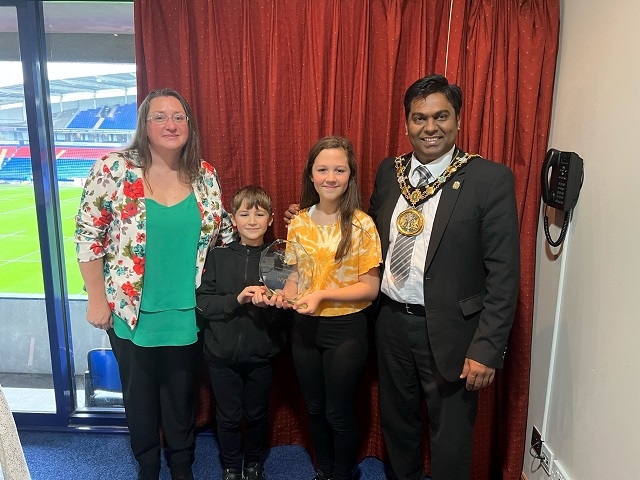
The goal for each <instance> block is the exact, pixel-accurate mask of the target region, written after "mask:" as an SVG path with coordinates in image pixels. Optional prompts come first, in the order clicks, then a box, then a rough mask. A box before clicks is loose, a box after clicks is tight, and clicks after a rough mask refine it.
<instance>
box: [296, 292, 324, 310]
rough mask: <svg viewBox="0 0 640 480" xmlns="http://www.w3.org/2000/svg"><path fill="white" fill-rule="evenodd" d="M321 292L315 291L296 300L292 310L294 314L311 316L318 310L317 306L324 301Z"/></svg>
mask: <svg viewBox="0 0 640 480" xmlns="http://www.w3.org/2000/svg"><path fill="white" fill-rule="evenodd" d="M323 292H324V291H323V290H316V291H315V292H311V293H309V294H307V295H305V296H303V297H301V298H299V299H298V300H296V302H295V303H294V304H293V308H294V309H295V311H296V312H298V313H302V314H304V315H313V314H314V313H315V312H316V310H317V309H318V305H320V302H322V300H323V299H324V295H323Z"/></svg>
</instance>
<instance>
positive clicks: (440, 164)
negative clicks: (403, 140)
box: [380, 146, 456, 305]
mask: <svg viewBox="0 0 640 480" xmlns="http://www.w3.org/2000/svg"><path fill="white" fill-rule="evenodd" d="M455 148H456V147H455V146H454V147H453V148H452V149H451V150H449V152H447V153H446V154H445V155H443V156H442V157H440V158H437V159H436V160H433V161H432V162H429V163H427V164H425V166H426V167H427V168H428V169H429V173H431V175H432V176H433V178H438V177H439V176H440V175H442V174H443V173H444V171H445V169H446V168H447V166H448V165H449V164H450V163H451V159H452V157H453V152H454V150H455ZM419 165H421V163H420V161H419V160H418V159H417V158H416V157H415V154H412V155H411V170H410V173H409V182H410V183H411V185H413V186H415V185H417V183H418V181H419V180H420V174H419V173H418V172H417V171H416V168H417V167H418V166H419ZM432 181H433V180H432ZM441 193H442V192H441V190H438V192H437V193H436V194H435V195H434V196H432V197H431V198H429V200H427V201H426V202H424V203H423V204H422V205H420V206H418V207H417V209H418V210H422V216H423V217H424V229H423V230H422V232H420V233H419V234H418V235H416V241H415V244H414V246H413V254H412V257H411V268H410V270H409V277H408V278H407V280H406V281H405V283H404V285H403V286H402V287H401V288H398V286H397V285H395V284H394V283H393V281H392V279H393V275H392V274H391V271H390V268H389V267H390V264H391V254H392V253H393V247H394V245H395V243H396V238H397V237H398V227H397V225H396V220H397V218H398V215H400V213H401V212H402V211H404V210H406V209H407V208H409V207H410V206H411V205H410V204H409V203H408V202H407V201H406V200H405V198H404V197H403V196H402V195H400V197H399V198H398V201H397V203H396V207H395V209H394V210H393V215H392V216H391V228H390V229H389V249H388V250H387V258H385V262H384V275H383V276H382V284H381V285H380V289H381V290H382V293H384V294H385V295H387V296H388V297H389V298H392V299H393V300H395V301H397V302H401V303H415V304H419V305H424V285H423V284H424V265H425V262H426V260H427V248H428V246H429V240H430V239H431V230H432V228H433V220H434V218H435V216H436V210H437V209H438V203H439V202H440V195H441Z"/></svg>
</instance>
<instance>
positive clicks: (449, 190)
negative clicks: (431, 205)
mask: <svg viewBox="0 0 640 480" xmlns="http://www.w3.org/2000/svg"><path fill="white" fill-rule="evenodd" d="M464 174H465V169H464V168H463V169H462V170H460V171H459V172H457V173H456V174H454V176H453V178H451V180H449V181H448V182H447V184H446V185H445V186H444V187H443V188H442V193H441V195H440V202H438V209H437V210H436V216H435V218H434V219H433V229H432V230H431V238H430V239H429V247H428V248H427V258H426V260H425V264H424V271H425V272H426V271H427V270H428V269H429V265H431V262H432V260H433V257H434V256H435V254H436V251H437V250H438V246H439V245H440V241H441V240H442V235H444V231H445V229H446V228H447V224H448V223H449V219H450V218H451V213H452V212H453V209H454V207H455V206H456V202H457V200H458V195H460V192H461V191H462V187H463V184H464Z"/></svg>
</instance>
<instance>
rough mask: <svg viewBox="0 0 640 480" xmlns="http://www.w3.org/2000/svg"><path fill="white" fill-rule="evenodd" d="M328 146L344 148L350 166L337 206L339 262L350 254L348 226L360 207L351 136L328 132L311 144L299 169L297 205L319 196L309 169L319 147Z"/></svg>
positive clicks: (312, 202) (317, 199) (303, 205)
mask: <svg viewBox="0 0 640 480" xmlns="http://www.w3.org/2000/svg"><path fill="white" fill-rule="evenodd" d="M328 148H339V149H342V150H344V151H345V153H346V154H347V163H348V165H349V170H350V174H349V184H348V185H347V189H346V190H345V191H344V193H343V194H342V198H341V199H340V204H339V205H340V206H339V210H338V217H339V220H340V233H341V239H340V243H339V244H338V248H337V250H336V254H335V256H334V259H335V260H336V261H337V262H340V261H341V260H342V259H343V258H344V257H346V256H347V255H348V254H349V250H350V248H351V228H352V223H353V215H354V212H355V211H356V209H360V208H362V199H361V197H360V188H359V185H358V163H357V161H356V154H355V153H354V151H353V145H352V144H351V140H349V139H348V138H344V137H336V136H328V137H324V138H321V139H320V140H318V141H317V142H316V144H315V145H314V146H313V147H311V150H310V151H309V156H308V157H307V164H306V166H305V168H304V171H303V173H302V195H301V197H300V208H309V207H311V206H313V205H315V204H317V203H319V202H320V196H319V195H318V192H317V191H316V189H315V187H314V186H313V182H312V180H311V178H312V176H313V172H312V170H313V164H314V163H315V160H316V157H317V156H318V155H319V154H320V152H321V151H322V150H326V149H328Z"/></svg>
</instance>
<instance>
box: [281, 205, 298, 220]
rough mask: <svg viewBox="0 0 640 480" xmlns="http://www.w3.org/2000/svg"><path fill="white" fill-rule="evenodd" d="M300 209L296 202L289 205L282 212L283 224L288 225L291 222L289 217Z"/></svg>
mask: <svg viewBox="0 0 640 480" xmlns="http://www.w3.org/2000/svg"><path fill="white" fill-rule="evenodd" d="M299 211H300V205H299V204H297V203H292V204H291V205H289V209H288V210H287V211H286V212H284V224H285V225H287V226H289V224H290V223H291V219H292V218H293V217H295V216H296V215H297V214H298V212H299Z"/></svg>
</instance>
